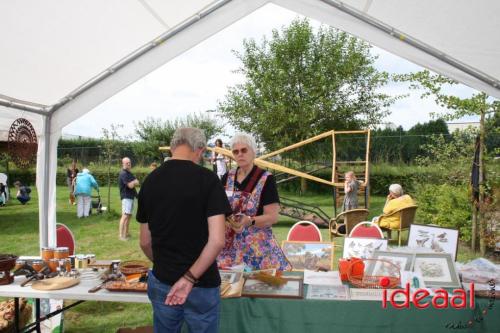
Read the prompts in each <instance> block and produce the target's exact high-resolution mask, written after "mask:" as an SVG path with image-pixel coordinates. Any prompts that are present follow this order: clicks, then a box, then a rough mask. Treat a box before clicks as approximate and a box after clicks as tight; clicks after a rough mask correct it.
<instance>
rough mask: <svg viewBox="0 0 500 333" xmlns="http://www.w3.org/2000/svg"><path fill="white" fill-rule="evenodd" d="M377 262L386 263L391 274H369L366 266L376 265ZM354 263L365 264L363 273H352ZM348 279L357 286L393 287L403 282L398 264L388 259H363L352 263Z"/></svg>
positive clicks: (372, 287)
mask: <svg viewBox="0 0 500 333" xmlns="http://www.w3.org/2000/svg"><path fill="white" fill-rule="evenodd" d="M377 263H379V264H382V265H385V266H386V267H387V268H388V269H387V270H389V271H390V272H391V275H367V274H366V268H367V267H375V265H376V264H377ZM354 265H364V268H365V270H364V272H363V275H351V272H352V268H353V267H352V266H354ZM348 280H349V282H350V283H351V284H352V285H353V286H355V287H357V288H371V289H382V288H387V289H393V288H396V287H398V286H399V285H400V284H401V272H400V270H399V268H398V266H396V265H394V264H393V263H392V262H390V261H388V260H383V259H361V261H358V262H354V263H353V264H351V268H350V269H349V270H348Z"/></svg>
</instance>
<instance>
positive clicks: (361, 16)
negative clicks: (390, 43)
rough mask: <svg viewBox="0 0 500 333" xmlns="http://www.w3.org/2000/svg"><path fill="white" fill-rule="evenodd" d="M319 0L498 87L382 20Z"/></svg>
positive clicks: (334, 1) (330, 0) (332, 1)
mask: <svg viewBox="0 0 500 333" xmlns="http://www.w3.org/2000/svg"><path fill="white" fill-rule="evenodd" d="M320 1H322V2H324V3H325V4H327V5H329V6H331V7H334V8H336V9H338V10H340V11H341V12H343V13H345V14H348V15H350V16H353V17H355V18H357V19H358V20H360V21H362V22H364V23H366V24H368V25H370V26H372V27H374V28H376V29H378V30H381V31H383V32H385V33H387V34H389V35H391V36H393V37H394V38H397V39H399V40H400V41H401V42H403V43H406V44H409V45H411V46H413V47H414V48H416V49H418V50H420V51H422V52H425V53H427V54H429V55H431V56H433V57H435V58H437V59H439V60H441V61H442V62H444V63H447V64H448V65H451V66H453V67H455V68H458V69H459V70H461V71H463V72H465V73H467V74H469V75H470V76H472V77H474V78H476V79H478V80H480V81H482V82H484V83H486V84H488V85H490V86H492V87H493V88H495V89H500V81H498V80H496V79H494V78H493V77H491V76H489V75H487V74H486V73H483V72H481V71H478V70H476V69H473V68H471V67H469V66H467V65H465V64H463V63H462V62H460V61H459V60H457V59H454V58H452V57H450V56H449V55H447V54H445V53H443V52H439V51H438V50H436V49H435V48H433V47H432V46H430V45H427V44H425V43H423V42H421V41H419V40H418V39H416V38H413V37H411V36H408V35H406V34H405V33H403V32H401V31H398V30H396V29H394V28H393V27H391V26H389V25H387V24H384V23H382V22H380V21H378V20H376V19H374V18H372V17H370V16H368V15H366V14H364V13H362V12H360V11H358V10H356V9H354V8H352V7H350V6H348V5H346V4H344V3H343V2H342V1H337V0H320Z"/></svg>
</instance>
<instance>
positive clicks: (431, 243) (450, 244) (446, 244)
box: [408, 224, 458, 261]
mask: <svg viewBox="0 0 500 333" xmlns="http://www.w3.org/2000/svg"><path fill="white" fill-rule="evenodd" d="M408 247H413V248H427V249H430V250H432V252H435V253H449V254H451V258H452V259H453V261H455V260H456V257H457V250H458V230H456V229H451V228H441V227H438V226H433V225H423V224H412V225H410V234H409V236H408Z"/></svg>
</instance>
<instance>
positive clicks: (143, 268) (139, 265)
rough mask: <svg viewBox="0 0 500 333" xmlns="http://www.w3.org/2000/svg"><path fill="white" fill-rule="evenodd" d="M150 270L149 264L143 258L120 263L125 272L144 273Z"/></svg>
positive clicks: (122, 270) (126, 273)
mask: <svg viewBox="0 0 500 333" xmlns="http://www.w3.org/2000/svg"><path fill="white" fill-rule="evenodd" d="M148 270H149V264H148V263H147V262H145V261H141V260H130V261H124V262H122V263H121V264H120V271H121V272H122V273H123V274H125V275H129V274H143V273H147V271H148Z"/></svg>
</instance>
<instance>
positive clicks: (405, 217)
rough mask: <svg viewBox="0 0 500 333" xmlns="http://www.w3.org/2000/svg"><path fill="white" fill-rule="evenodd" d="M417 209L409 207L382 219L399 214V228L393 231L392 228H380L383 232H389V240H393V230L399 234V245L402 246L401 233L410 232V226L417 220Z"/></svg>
mask: <svg viewBox="0 0 500 333" xmlns="http://www.w3.org/2000/svg"><path fill="white" fill-rule="evenodd" d="M417 208H418V206H416V205H413V206H408V207H405V208H401V209H398V210H395V211H394V212H392V213H391V214H388V215H382V216H381V217H387V216H392V215H394V214H398V213H399V228H397V229H391V228H385V227H384V228H382V227H380V229H382V231H386V232H387V239H389V240H391V232H392V231H393V230H394V231H397V232H398V245H399V246H401V231H403V230H408V229H409V228H410V224H412V223H413V221H414V220H415V213H416V212H417Z"/></svg>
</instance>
